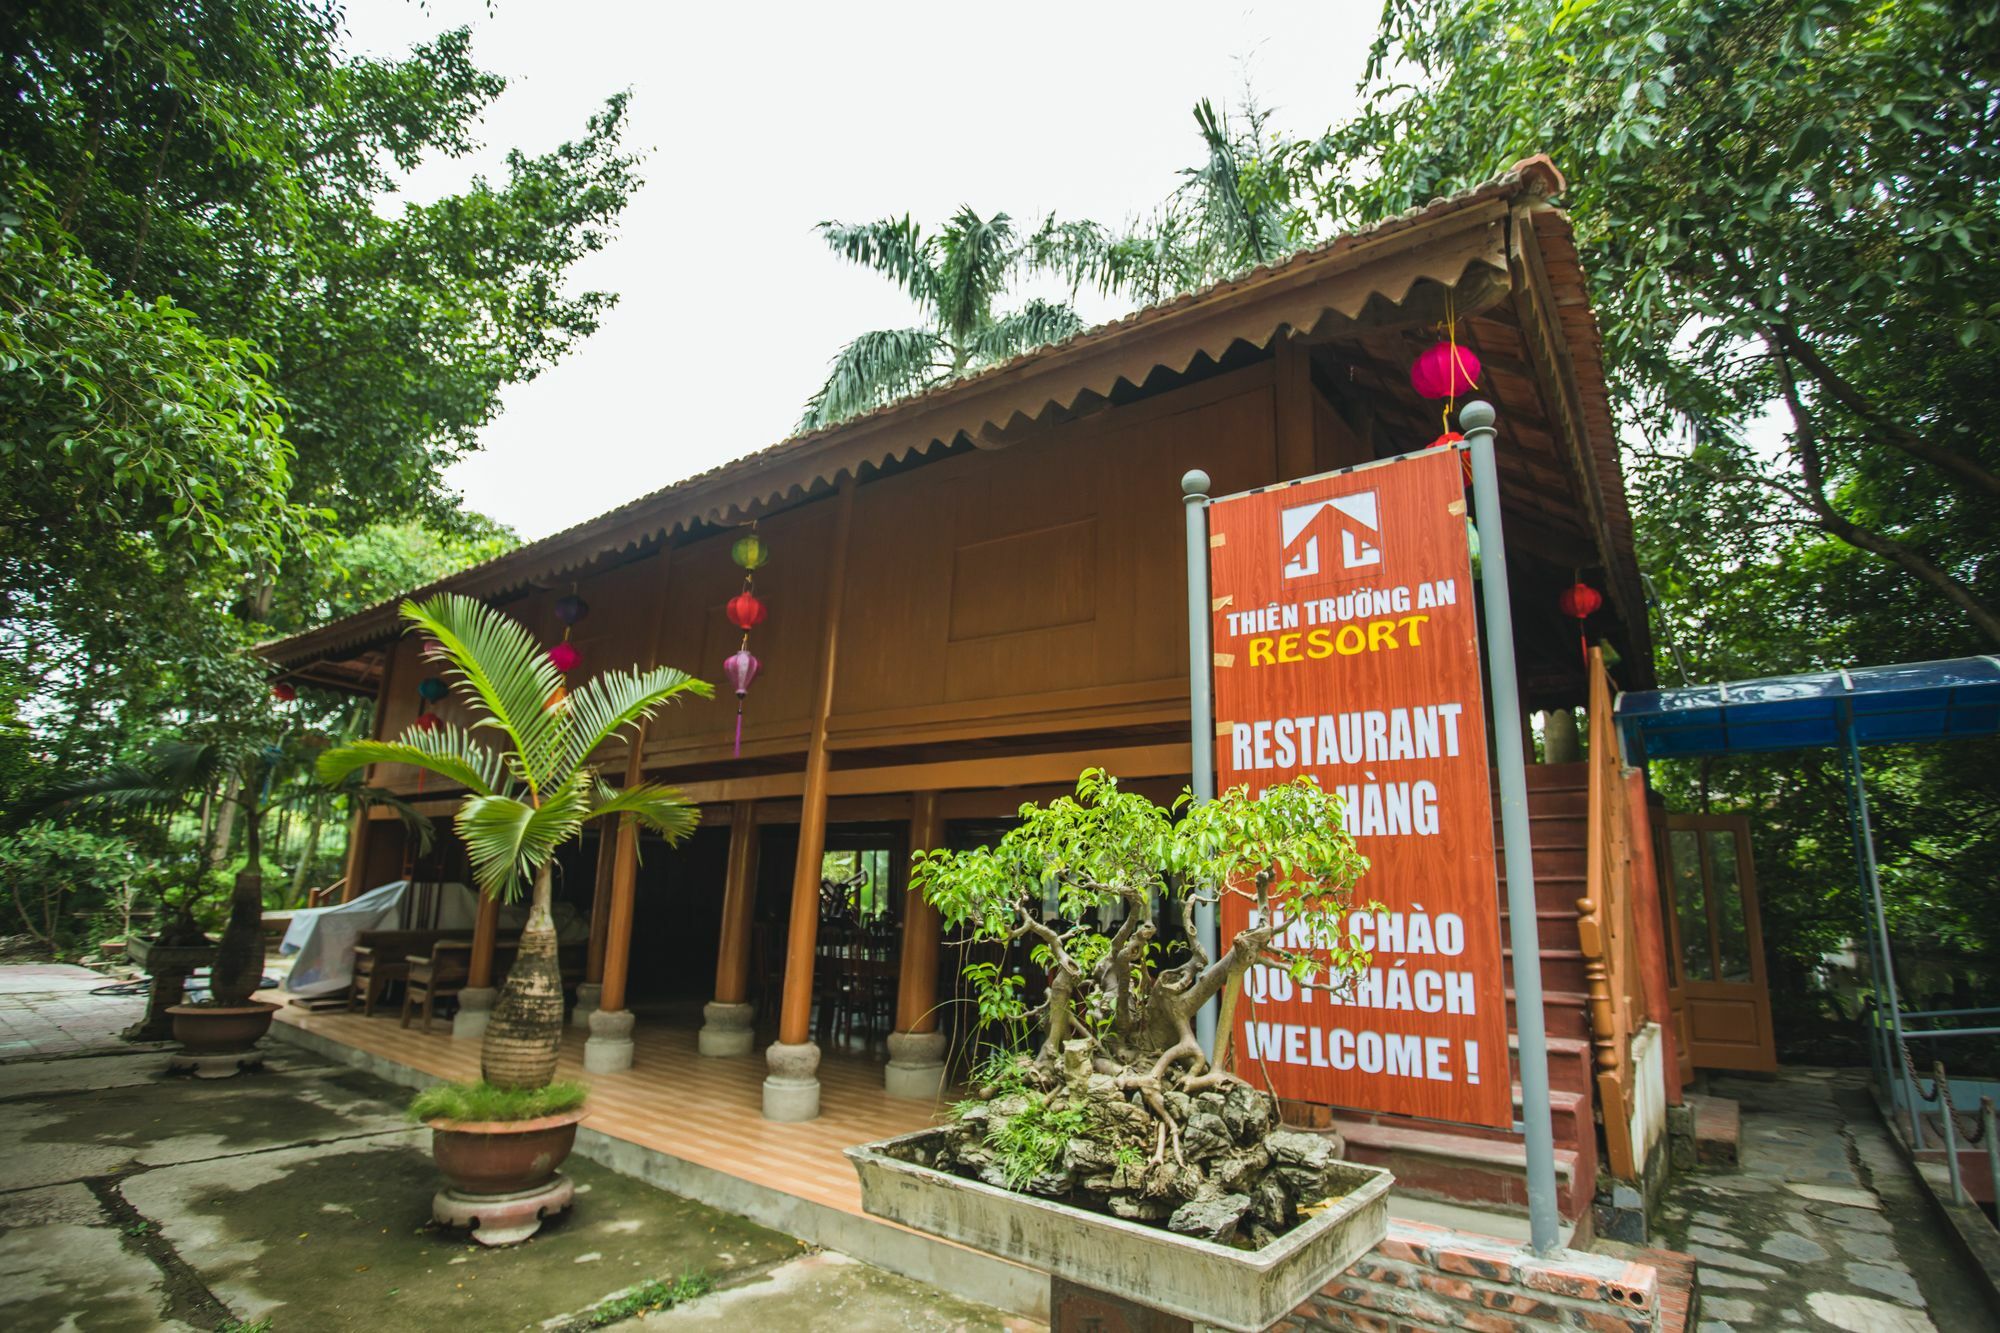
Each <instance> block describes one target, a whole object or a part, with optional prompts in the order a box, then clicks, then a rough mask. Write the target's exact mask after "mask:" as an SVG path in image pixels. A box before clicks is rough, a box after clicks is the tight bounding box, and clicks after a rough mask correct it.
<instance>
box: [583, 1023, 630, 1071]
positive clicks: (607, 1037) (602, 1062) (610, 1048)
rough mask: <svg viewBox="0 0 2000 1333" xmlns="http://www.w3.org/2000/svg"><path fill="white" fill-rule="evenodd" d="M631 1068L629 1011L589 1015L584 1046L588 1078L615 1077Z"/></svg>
mask: <svg viewBox="0 0 2000 1333" xmlns="http://www.w3.org/2000/svg"><path fill="white" fill-rule="evenodd" d="M631 1067H632V1011H631V1010H629V1009H597V1010H593V1011H592V1012H591V1015H590V1040H589V1041H586V1042H585V1043H584V1044H583V1068H584V1072H585V1073H589V1074H616V1073H618V1072H620V1071H621V1070H626V1069H630V1068H631Z"/></svg>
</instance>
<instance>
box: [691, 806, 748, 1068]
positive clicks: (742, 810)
mask: <svg viewBox="0 0 2000 1333" xmlns="http://www.w3.org/2000/svg"><path fill="white" fill-rule="evenodd" d="M756 909H757V806H756V804H755V803H754V802H751V801H737V802H736V803H735V804H733V805H731V806H730V808H729V865H728V869H727V870H726V871H725V872H724V875H723V881H722V930H721V933H720V936H719V938H718V939H717V941H716V954H715V1000H714V1002H713V1003H711V1004H708V1005H705V1006H703V1008H702V1011H701V1016H702V1024H701V1034H700V1037H699V1039H698V1042H697V1045H698V1047H699V1049H700V1051H701V1053H702V1054H703V1055H745V1054H748V1053H749V1050H750V1047H751V1046H752V1045H753V1044H754V1042H755V1036H754V1032H753V1027H754V1024H755V1020H756V1013H755V1011H754V1010H753V1009H752V1008H751V1005H750V932H751V927H752V925H753V919H754V916H755V913H756Z"/></svg>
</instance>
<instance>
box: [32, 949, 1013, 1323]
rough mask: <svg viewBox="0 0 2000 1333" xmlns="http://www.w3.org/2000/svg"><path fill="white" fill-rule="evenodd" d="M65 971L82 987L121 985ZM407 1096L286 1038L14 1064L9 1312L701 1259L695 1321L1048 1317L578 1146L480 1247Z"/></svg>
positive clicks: (569, 1317)
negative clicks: (251, 1048) (822, 1248)
mask: <svg viewBox="0 0 2000 1333" xmlns="http://www.w3.org/2000/svg"><path fill="white" fill-rule="evenodd" d="M13 971H16V969H9V968H6V967H0V1002H4V1003H7V1004H13V1005H15V1006H16V1007H17V1008H23V1009H25V1010H27V1011H30V1013H31V1018H30V1020H29V1021H28V1023H27V1025H28V1026H32V1024H33V1023H36V1022H44V1023H46V1022H47V1021H48V1019H49V1014H48V1013H47V1012H43V1011H47V1010H53V1009H57V1008H60V1006H59V1005H58V1004H57V1002H56V1001H52V1000H50V999H48V998H47V997H48V996H49V995H50V994H57V992H49V991H45V990H37V989H35V988H34V987H37V986H43V985H46V983H47V981H48V978H46V977H35V978H31V979H30V981H31V982H32V984H31V985H30V984H24V983H23V982H22V980H21V979H20V978H19V977H18V976H10V975H9V973H10V972H13ZM57 980H59V981H60V980H63V978H60V977H58V978H57ZM68 980H69V981H70V982H72V983H73V985H72V987H71V989H72V990H73V991H75V992H78V993H81V994H82V995H83V996H84V998H82V999H78V1000H76V1001H75V1004H76V1005H78V1006H82V1007H85V1008H88V1007H89V1006H90V1005H93V1004H95V1005H105V1004H108V1003H110V1002H111V1001H112V1000H113V999H115V997H101V996H91V995H89V991H88V988H87V987H86V986H85V985H84V981H85V978H76V977H71V978H68ZM88 981H89V983H90V984H91V985H96V984H99V983H101V981H102V978H99V977H96V975H95V974H89V977H88ZM65 1003H67V1002H66V1001H65ZM95 1021H97V1022H98V1023H99V1024H100V1025H102V1023H104V1022H106V1021H108V1020H106V1019H105V1018H104V1017H103V1015H102V1014H101V1013H100V1014H99V1015H98V1016H97V1018H96V1020H95ZM280 1049H283V1048H280ZM4 1058H5V1057H4V1056H0V1059H4ZM407 1099H408V1092H407V1091H406V1090H405V1089H402V1088H399V1087H396V1086H394V1085H392V1084H389V1083H386V1082H384V1081H382V1080H379V1079H376V1078H374V1077H372V1076H370V1075H368V1074H366V1073H363V1072H361V1071H359V1070H355V1069H351V1068H348V1067H347V1066H344V1065H333V1064H328V1063H324V1062H321V1061H319V1060H317V1059H315V1058H313V1057H309V1056H301V1055H297V1054H291V1055H284V1056H279V1055H278V1053H277V1052H273V1058H272V1059H271V1060H270V1061H269V1069H268V1072H266V1073H264V1074H261V1075H243V1076H239V1077H236V1078H230V1079H218V1080H214V1081H208V1080H198V1079H180V1078H170V1077H167V1076H166V1075H165V1074H164V1072H163V1071H162V1070H161V1069H160V1061H159V1057H158V1055H157V1054H156V1053H142V1054H139V1055H133V1054H130V1053H129V1048H126V1049H125V1050H123V1051H120V1052H119V1053H115V1054H114V1053H105V1054H95V1055H83V1056H77V1057H74V1058H57V1059H43V1060H35V1061H28V1062H24V1063H13V1064H7V1065H5V1066H4V1067H0V1143H4V1144H6V1145H7V1147H8V1151H6V1152H5V1153H0V1330H5V1331H6V1333H13V1330H15V1329H20V1330H24V1331H25V1330H35V1331H39V1330H43V1329H51V1330H70V1329H76V1330H112V1331H114V1333H116V1331H118V1330H125V1329H132V1330H155V1329H168V1330H182V1329H199V1330H216V1329H222V1328H229V1327H234V1326H235V1325H236V1323H237V1322H238V1321H244V1322H249V1323H255V1322H256V1321H259V1320H269V1321H270V1325H269V1326H270V1327H271V1328H272V1329H273V1330H276V1331H277V1333H319V1331H325V1333H350V1331H352V1333H399V1331H400V1330H404V1329H415V1330H439V1331H440V1333H442V1330H446V1329H453V1330H456V1329H477V1330H479V1331H480V1333H489V1331H493V1333H505V1331H507V1330H524V1331H525V1330H568V1329H576V1328H581V1327H582V1326H583V1324H584V1322H585V1320H586V1318H587V1317H588V1315H589V1312H591V1311H592V1310H594V1309H596V1308H598V1307H600V1306H601V1305H602V1303H603V1302H604V1301H605V1300H606V1299H607V1298H611V1297H614V1296H616V1295H618V1294H619V1293H621V1292H624V1291H627V1290H630V1289H631V1288H633V1287H634V1286H635V1285H637V1284H641V1283H644V1282H647V1281H649V1280H661V1281H669V1282H670V1281H672V1280H673V1279H675V1278H679V1277H683V1276H686V1275H690V1274H696V1273H700V1274H706V1275H707V1276H708V1277H709V1278H710V1279H711V1280H712V1281H713V1282H714V1283H715V1284H716V1286H717V1288H718V1290H717V1293H716V1294H715V1295H714V1296H712V1297H708V1298H704V1302H705V1304H704V1303H698V1304H701V1307H702V1308H701V1309H700V1310H696V1309H694V1308H692V1307H691V1308H690V1310H689V1311H688V1313H687V1316H686V1317H687V1318H689V1319H695V1318H697V1317H699V1318H709V1319H719V1320H720V1322H711V1323H708V1324H701V1323H698V1322H697V1323H694V1324H691V1325H689V1326H690V1327H715V1328H723V1327H729V1328H757V1329H761V1328H773V1329H780V1330H783V1333H794V1331H795V1330H796V1333H815V1331H816V1330H823V1329H824V1330H832V1329H835V1328H838V1329H842V1330H847V1329H855V1330H868V1329H932V1328H937V1329H960V1328H962V1329H966V1330H979V1331H981V1333H984V1331H985V1330H1002V1329H1006V1330H1014V1329H1026V1328H1033V1327H1036V1326H1035V1325H1032V1324H1028V1323H1024V1322H1022V1321H1019V1320H1012V1319H1009V1318H1007V1317H1005V1316H1003V1315H1001V1314H1000V1313H999V1312H997V1311H992V1310H987V1309H984V1308H982V1307H979V1306H976V1305H971V1304H967V1303H965V1302H962V1301H958V1300H956V1299H954V1298H952V1297H949V1296H946V1295H945V1294H943V1293H942V1292H939V1291H936V1290H934V1289H932V1288H929V1287H926V1286H924V1285H922V1284H920V1283H917V1282H912V1281H908V1280H906V1279H903V1278H899V1277H894V1276H891V1275H889V1274H887V1273H883V1272H881V1271H880V1270H877V1269H874V1268H870V1267H868V1266H866V1265H863V1264H859V1263H856V1262H854V1261H852V1260H847V1259H844V1258H842V1257H840V1256H834V1255H828V1254H823V1253H820V1252H817V1251H813V1250H811V1249H810V1248H809V1247H807V1246H805V1245H804V1244H803V1243H802V1242H800V1241H798V1240H796V1239H794V1238H792V1237H790V1236H786V1235H783V1234H781V1233H779V1232H777V1231H773V1230H770V1229H768V1228H765V1227H762V1226H758V1225H756V1224H754V1223H751V1222H748V1221H746V1220H744V1219H742V1218H740V1217H736V1216H734V1215H732V1214H729V1213H725V1212H722V1211H721V1210H719V1209H715V1208H710V1207H708V1206H706V1205H703V1204H698V1203H695V1202H693V1201H691V1200H689V1199H685V1198H682V1197H680V1196H678V1195H674V1194H669V1193H667V1192H665V1191H663V1190H660V1189H656V1188H654V1187H653V1186H651V1185H648V1184H646V1183H644V1182H643V1181H640V1180H638V1179H636V1178H633V1177H629V1176H622V1175H618V1174H616V1173H615V1172H612V1171H610V1170H609V1169H607V1168H604V1167H601V1166H598V1165H597V1164H595V1163H593V1162H590V1161H587V1160H584V1159H582V1158H577V1157H572V1158H571V1159H570V1161H569V1163H568V1165H567V1166H566V1167H565V1168H564V1169H565V1170H566V1171H567V1172H568V1173H569V1175H570V1176H571V1178H572V1179H573V1180H574V1181H575V1183H576V1192H577V1198H576V1205H575V1208H574V1209H573V1210H572V1212H571V1213H570V1214H569V1215H567V1216H565V1217H562V1218H558V1219H555V1220H552V1221H551V1222H549V1223H548V1224H547V1225H545V1226H544V1228H543V1229H542V1231H541V1232H540V1234H538V1235H537V1236H535V1237H534V1238H533V1239H532V1240H530V1241H528V1242H526V1243H525V1244H522V1245H517V1246H514V1247H512V1248H509V1249H500V1250H490V1249H487V1248H485V1247H483V1246H480V1245H476V1244H474V1243H472V1242H471V1241H470V1239H469V1238H468V1237H467V1236H466V1235H464V1234H463V1233H457V1232H450V1231H446V1230H443V1229H441V1228H439V1227H437V1226H436V1224H435V1223H433V1222H432V1221H431V1219H430V1201H431V1196H432V1194H433V1193H434V1192H435V1191H436V1190H437V1189H438V1187H439V1185H440V1184H441V1182H440V1180H439V1177H438V1175H437V1171H436V1168H435V1166H434V1165H433V1164H432V1162H431V1159H430V1152H429V1131H428V1130H426V1129H424V1128H422V1127H421V1126H416V1125H413V1124H411V1122H410V1121H409V1119H408V1118H407V1116H406V1115H405V1114H404V1113H403V1109H402V1108H403V1106H404V1105H405V1103H406V1102H407ZM771 1274H776V1275H778V1276H771V1277H767V1275H771ZM739 1289H740V1290H739ZM704 1311H705V1312H706V1313H704ZM717 1312H728V1313H721V1314H718V1313H717Z"/></svg>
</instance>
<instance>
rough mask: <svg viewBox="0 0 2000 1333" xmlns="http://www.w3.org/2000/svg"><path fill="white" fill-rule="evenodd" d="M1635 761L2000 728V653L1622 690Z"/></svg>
mask: <svg viewBox="0 0 2000 1333" xmlns="http://www.w3.org/2000/svg"><path fill="white" fill-rule="evenodd" d="M1612 711H1613V713H1614V714H1615V715H1616V718H1617V721H1618V725H1619V727H1620V728H1621V730H1622V734H1623V735H1624V738H1625V750H1626V754H1627V755H1628V756H1629V757H1630V758H1631V760H1632V761H1633V762H1637V761H1638V760H1640V759H1642V758H1644V759H1676V758H1681V757H1683V756H1688V755H1704V754H1743V753H1749V752H1754V751H1760V750H1803V749H1808V748H1811V747H1814V746H1820V745H1845V744H1846V737H1845V736H1844V735H1843V728H1844V726H1845V725H1846V724H1847V723H1848V722H1849V721H1850V719H1851V721H1852V725H1853V728H1854V739H1855V742H1856V743H1857V744H1860V745H1900V744H1906V743H1909V742H1912V741H1942V740H1957V739H1960V738H1964V737H1970V736H1990V735H1992V734H1994V733H1995V732H1996V731H2000V658H1994V657H1961V658H1958V659H1956V660H1954V661H1950V662H1905V663H1901V664H1898V665H1894V666H1874V667H1854V668H1851V669H1847V670H1837V671H1808V672H1806V673H1804V674H1802V675H1797V676H1766V677H1764V678H1763V679H1761V680H1738V681H1729V682H1727V683H1725V684H1720V685H1692V686H1688V687H1686V688H1684V689H1678V690H1641V691H1638V692H1636V693H1627V694H1620V695H1619V696H1618V701H1617V704H1616V705H1615V706H1614V708H1613V710H1612Z"/></svg>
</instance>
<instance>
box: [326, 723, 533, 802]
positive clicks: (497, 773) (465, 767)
mask: <svg viewBox="0 0 2000 1333" xmlns="http://www.w3.org/2000/svg"><path fill="white" fill-rule="evenodd" d="M370 764H409V765H410V766H412V767H413V768H421V769H423V770H424V771H425V772H427V773H435V774H437V775H438V776H439V777H441V778H443V779H444V780H445V781H447V782H450V783H452V784H454V785H456V786H460V787H463V788H465V789H466V790H467V791H470V792H472V793H473V794H475V795H478V796H498V795H502V794H504V792H505V790H506V787H507V763H506V760H505V759H504V758H503V757H502V756H501V755H499V754H497V753H495V752H494V751H492V750H489V749H487V748H486V747H485V746H483V745H481V744H479V743H478V742H477V741H475V740H474V739H473V737H472V733H470V732H468V731H466V730H465V729H464V728H462V727H455V726H451V725H448V724H447V725H445V726H442V727H439V728H437V729H436V730H435V731H423V730H421V729H419V728H416V727H411V728H410V729H409V730H408V731H406V732H404V733H403V736H402V739H400V740H393V741H370V740H359V741H349V742H348V743H347V744H345V745H341V746H337V747H336V748H334V749H331V750H328V751H327V752H326V753H325V754H323V755H321V756H320V757H319V764H318V765H317V767H318V771H319V780H320V781H321V782H324V783H326V784H327V785H328V786H337V785H339V784H340V783H341V782H343V781H345V780H346V779H347V777H348V775H349V774H351V773H354V772H355V771H357V770H359V769H362V768H366V767H367V766H368V765H370Z"/></svg>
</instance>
